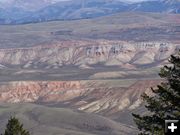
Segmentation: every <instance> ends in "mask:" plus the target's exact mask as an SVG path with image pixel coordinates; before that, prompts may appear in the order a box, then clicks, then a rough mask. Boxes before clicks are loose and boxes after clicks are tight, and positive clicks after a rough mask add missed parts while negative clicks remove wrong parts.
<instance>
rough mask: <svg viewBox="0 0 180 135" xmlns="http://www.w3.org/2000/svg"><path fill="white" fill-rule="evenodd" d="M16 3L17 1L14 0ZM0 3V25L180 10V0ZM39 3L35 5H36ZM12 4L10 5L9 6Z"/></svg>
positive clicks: (177, 11) (78, 0) (79, 0)
mask: <svg viewBox="0 0 180 135" xmlns="http://www.w3.org/2000/svg"><path fill="white" fill-rule="evenodd" d="M13 2H14V3H13ZM13 2H11V3H8V4H6V5H3V3H0V24H22V23H32V22H46V21H53V20H74V19H86V18H95V17H101V16H106V15H110V14H114V13H119V12H129V11H132V12H136V11H138V12H139V11H140V12H158V13H162V12H163V13H179V12H180V2H179V0H173V1H168V0H160V1H158V0H157V1H156V0H155V1H144V2H139V3H127V2H122V1H119V0H114V1H107V0H86V1H84V2H83V1H82V0H77V1H63V2H53V1H50V0H49V1H39V2H38V3H37V2H34V1H33V0H31V1H28V2H26V1H13ZM33 3H36V4H33ZM8 5H9V6H8Z"/></svg>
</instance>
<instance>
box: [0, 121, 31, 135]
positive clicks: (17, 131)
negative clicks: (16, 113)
mask: <svg viewBox="0 0 180 135" xmlns="http://www.w3.org/2000/svg"><path fill="white" fill-rule="evenodd" d="M2 135H30V134H29V132H28V131H26V130H25V129H23V124H21V123H20V122H19V120H18V119H17V118H15V117H11V118H10V119H9V120H8V124H7V125H6V129H5V132H4V134H2Z"/></svg>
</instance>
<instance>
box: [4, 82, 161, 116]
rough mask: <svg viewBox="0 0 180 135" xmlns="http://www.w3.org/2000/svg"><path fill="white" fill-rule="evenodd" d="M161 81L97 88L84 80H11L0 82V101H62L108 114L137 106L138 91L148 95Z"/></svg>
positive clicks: (82, 108)
mask: <svg viewBox="0 0 180 135" xmlns="http://www.w3.org/2000/svg"><path fill="white" fill-rule="evenodd" d="M160 82H161V81H160V80H154V81H153V80H147V81H145V80H144V81H137V82H135V83H134V84H133V85H131V86H130V87H127V88H125V87H124V88H123V87H107V86H103V85H102V86H100V87H97V85H95V84H93V83H92V84H90V83H89V82H86V81H85V82H83V81H64V82H62V81H49V82H47V81H44V82H43V81H39V82H33V81H31V82H10V83H5V84H1V85H0V102H10V103H19V102H36V103H38V102H41V103H50V102H51V103H52V102H53V103H57V104H58V103H62V104H65V105H67V106H71V107H76V108H77V109H79V110H83V111H86V112H94V113H103V114H107V115H110V114H113V113H116V112H119V111H123V110H125V109H126V110H133V109H136V108H138V107H139V106H140V105H141V103H142V101H141V98H140V96H141V94H142V93H143V92H147V93H148V94H151V92H150V88H151V87H155V86H156V85H157V84H159V83H160Z"/></svg>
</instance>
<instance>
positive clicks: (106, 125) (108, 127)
mask: <svg viewBox="0 0 180 135" xmlns="http://www.w3.org/2000/svg"><path fill="white" fill-rule="evenodd" d="M12 115H15V116H16V117H18V118H20V120H21V122H23V123H24V126H25V128H26V129H28V130H29V131H30V133H31V134H32V135H97V134H98V135H119V134H121V135H124V134H126V135H127V134H131V135H132V134H133V132H134V131H136V130H135V129H134V128H132V127H128V126H126V125H123V124H120V123H117V122H115V121H112V120H110V119H108V118H105V117H102V116H99V115H96V114H89V113H83V112H77V111H73V110H70V109H65V108H50V107H45V106H41V105H34V104H28V103H26V104H25V103H24V104H5V103H1V104H0V123H1V124H0V131H3V129H4V128H5V124H6V123H7V120H8V118H9V117H10V116H12Z"/></svg>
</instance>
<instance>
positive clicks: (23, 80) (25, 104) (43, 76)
mask: <svg viewBox="0 0 180 135" xmlns="http://www.w3.org/2000/svg"><path fill="white" fill-rule="evenodd" d="M179 28H180V16H179V15H178V14H165V13H162V14H160V13H142V12H139V13H128V12H127V13H120V14H115V15H111V16H107V17H100V18H96V19H85V20H74V21H55V22H46V23H37V24H26V25H1V26H0V123H2V124H0V131H2V130H3V129H4V127H5V124H6V122H7V120H8V118H9V116H11V115H16V116H17V117H18V118H20V119H21V121H22V122H23V123H24V125H25V127H26V128H27V129H28V130H30V132H31V134H32V135H55V134H56V135H134V134H136V133H137V129H136V127H135V125H134V122H133V120H132V116H131V113H132V112H140V113H146V110H145V109H144V107H143V102H142V100H141V97H140V96H141V94H142V93H144V92H146V93H148V94H149V95H151V94H152V93H151V91H150V88H151V87H156V86H157V85H158V84H159V83H161V82H162V81H163V80H162V79H161V78H160V77H159V76H158V72H159V70H160V67H162V66H163V65H164V64H168V58H169V56H170V55H171V54H175V53H177V52H178V50H179V49H180V41H179V39H180V37H179V36H180V31H179ZM0 133H1V132H0Z"/></svg>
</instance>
